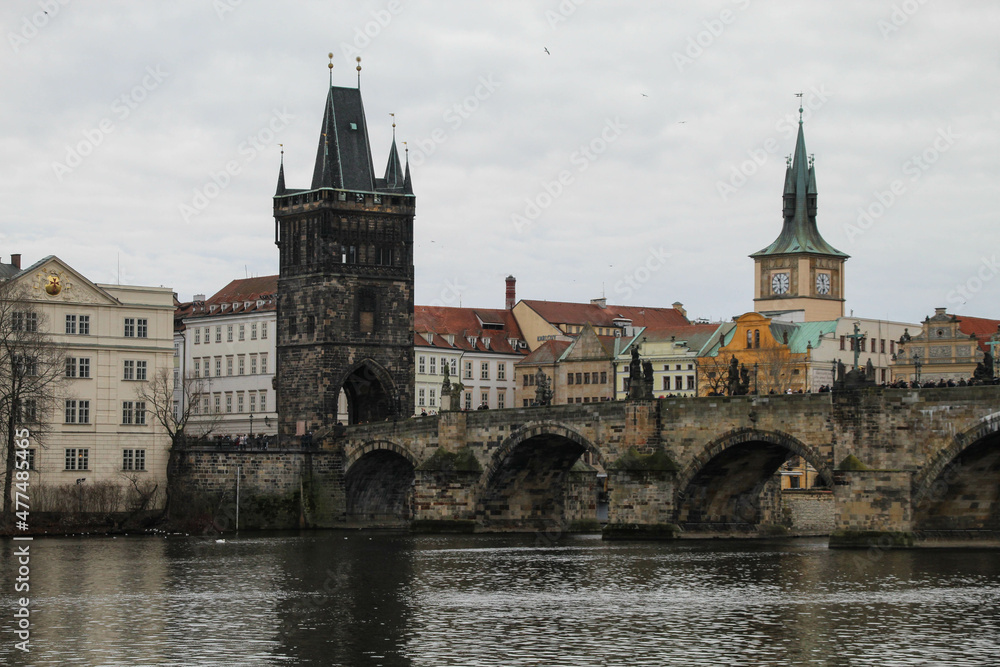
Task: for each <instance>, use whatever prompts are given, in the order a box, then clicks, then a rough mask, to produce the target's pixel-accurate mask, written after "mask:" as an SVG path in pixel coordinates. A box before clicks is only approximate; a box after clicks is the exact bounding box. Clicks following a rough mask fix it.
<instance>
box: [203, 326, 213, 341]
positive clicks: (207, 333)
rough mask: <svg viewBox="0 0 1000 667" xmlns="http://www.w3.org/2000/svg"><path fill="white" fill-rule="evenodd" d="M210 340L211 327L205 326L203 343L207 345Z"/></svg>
mask: <svg viewBox="0 0 1000 667" xmlns="http://www.w3.org/2000/svg"><path fill="white" fill-rule="evenodd" d="M211 340H212V328H211V327H205V345H208V344H209V342H211Z"/></svg>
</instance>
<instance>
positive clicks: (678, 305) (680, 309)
mask: <svg viewBox="0 0 1000 667" xmlns="http://www.w3.org/2000/svg"><path fill="white" fill-rule="evenodd" d="M671 305H673V307H674V310H676V311H678V312H679V313H680V314H681V315H683V316H684V317H687V316H688V311H686V310H684V304H683V303H681V302H680V301H674V302H673V304H671Z"/></svg>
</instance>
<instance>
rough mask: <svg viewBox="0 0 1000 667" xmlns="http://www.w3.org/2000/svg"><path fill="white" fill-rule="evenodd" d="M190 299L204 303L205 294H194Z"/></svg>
mask: <svg viewBox="0 0 1000 667" xmlns="http://www.w3.org/2000/svg"><path fill="white" fill-rule="evenodd" d="M191 300H192V301H194V302H195V303H205V295H204V294H195V295H194V296H193V297H192V298H191Z"/></svg>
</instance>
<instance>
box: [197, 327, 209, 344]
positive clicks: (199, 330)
mask: <svg viewBox="0 0 1000 667" xmlns="http://www.w3.org/2000/svg"><path fill="white" fill-rule="evenodd" d="M206 342H207V341H206ZM194 344H195V345H201V329H199V328H197V327H195V330H194Z"/></svg>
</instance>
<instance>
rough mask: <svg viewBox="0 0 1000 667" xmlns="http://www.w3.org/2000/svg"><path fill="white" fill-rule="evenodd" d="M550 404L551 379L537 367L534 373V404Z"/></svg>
mask: <svg viewBox="0 0 1000 667" xmlns="http://www.w3.org/2000/svg"><path fill="white" fill-rule="evenodd" d="M551 404H552V381H551V380H549V376H548V375H546V374H545V372H544V371H543V370H542V369H541V368H539V369H538V372H537V373H535V405H551Z"/></svg>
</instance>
